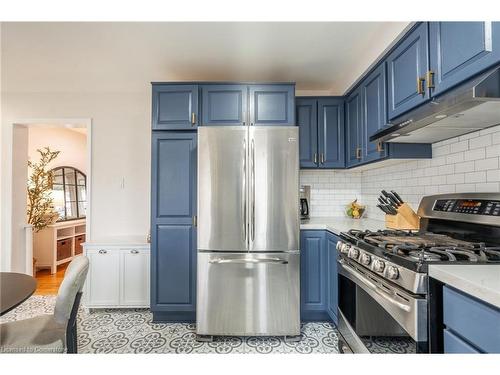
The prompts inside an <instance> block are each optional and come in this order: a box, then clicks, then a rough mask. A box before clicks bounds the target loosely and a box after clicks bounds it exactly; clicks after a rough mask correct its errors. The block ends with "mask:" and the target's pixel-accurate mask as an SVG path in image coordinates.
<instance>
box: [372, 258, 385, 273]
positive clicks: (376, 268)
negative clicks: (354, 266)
mask: <svg viewBox="0 0 500 375" xmlns="http://www.w3.org/2000/svg"><path fill="white" fill-rule="evenodd" d="M384 268H385V263H384V262H383V261H382V260H380V259H377V260H376V261H375V262H374V263H373V270H374V271H376V272H382V271H384Z"/></svg>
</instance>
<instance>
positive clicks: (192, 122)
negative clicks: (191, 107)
mask: <svg viewBox="0 0 500 375" xmlns="http://www.w3.org/2000/svg"><path fill="white" fill-rule="evenodd" d="M194 125H196V113H194V112H191V126H194Z"/></svg>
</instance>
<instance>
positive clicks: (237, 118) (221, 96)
mask: <svg viewBox="0 0 500 375" xmlns="http://www.w3.org/2000/svg"><path fill="white" fill-rule="evenodd" d="M247 93H248V86H247V85H233V84H224V85H203V86H202V87H201V98H202V99H201V100H202V104H201V112H202V124H201V125H232V126H235V125H246V122H247V103H248V100H247Z"/></svg>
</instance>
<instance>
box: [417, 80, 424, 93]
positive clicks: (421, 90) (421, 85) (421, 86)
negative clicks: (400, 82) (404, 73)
mask: <svg viewBox="0 0 500 375" xmlns="http://www.w3.org/2000/svg"><path fill="white" fill-rule="evenodd" d="M424 81H425V78H422V77H418V78H417V94H419V95H424V93H425V91H424Z"/></svg>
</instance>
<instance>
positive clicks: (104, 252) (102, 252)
mask: <svg viewBox="0 0 500 375" xmlns="http://www.w3.org/2000/svg"><path fill="white" fill-rule="evenodd" d="M107 253H108V252H107V251H106V250H104V249H101V250H99V254H107Z"/></svg>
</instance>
